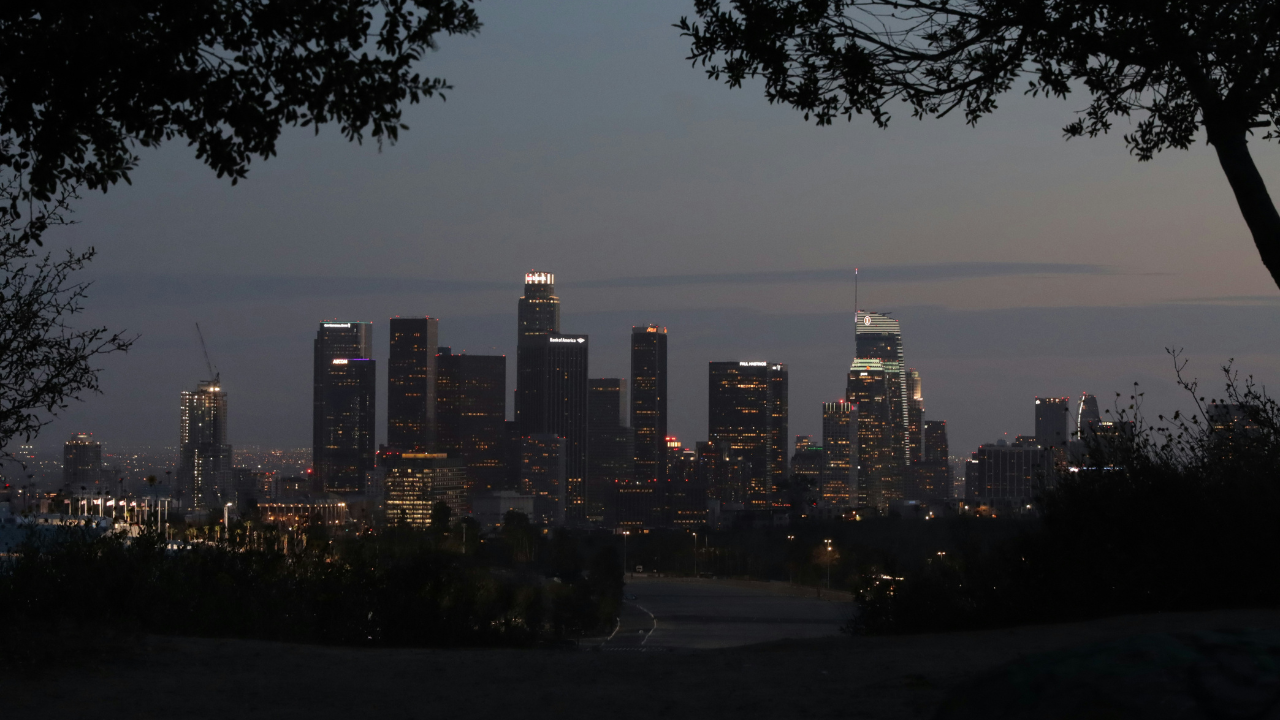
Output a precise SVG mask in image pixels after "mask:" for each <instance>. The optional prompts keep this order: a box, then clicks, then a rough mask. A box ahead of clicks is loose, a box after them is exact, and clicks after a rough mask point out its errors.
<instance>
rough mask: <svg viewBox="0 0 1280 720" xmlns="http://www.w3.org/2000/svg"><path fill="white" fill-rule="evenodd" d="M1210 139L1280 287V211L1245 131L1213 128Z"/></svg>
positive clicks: (1251, 230)
mask: <svg viewBox="0 0 1280 720" xmlns="http://www.w3.org/2000/svg"><path fill="white" fill-rule="evenodd" d="M1209 142H1210V143H1212V144H1213V147H1214V149H1215V150H1217V151H1218V162H1219V163H1220V164H1221V165H1222V171H1223V172H1224V173H1226V175H1227V181H1228V182H1230V183H1231V189H1232V191H1234V192H1235V194H1236V204H1237V205H1239V206H1240V213H1241V214H1242V215H1244V221H1245V223H1246V224H1248V226H1249V231H1250V232H1252V233H1253V244H1254V246H1255V247H1257V248H1258V254H1259V255H1261V256H1262V264H1263V265H1265V266H1266V267H1267V270H1268V271H1269V272H1270V273H1271V281H1272V282H1274V283H1275V284H1276V287H1277V288H1280V213H1277V212H1276V205H1275V203H1274V202H1272V201H1271V194H1270V193H1268V192H1267V185H1266V183H1264V182H1263V181H1262V175H1260V174H1259V173H1258V167H1257V166H1256V165H1254V164H1253V156H1252V155H1250V154H1249V144H1248V143H1247V142H1246V140H1245V134H1244V132H1243V131H1241V132H1239V133H1235V132H1229V133H1215V132H1213V131H1212V130H1210V132H1209Z"/></svg>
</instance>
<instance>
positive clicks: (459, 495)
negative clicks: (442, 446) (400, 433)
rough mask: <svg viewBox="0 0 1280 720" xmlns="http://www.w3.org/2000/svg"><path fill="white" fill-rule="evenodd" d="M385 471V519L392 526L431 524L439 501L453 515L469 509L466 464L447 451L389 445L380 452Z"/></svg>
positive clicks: (417, 526) (428, 525) (464, 512)
mask: <svg viewBox="0 0 1280 720" xmlns="http://www.w3.org/2000/svg"><path fill="white" fill-rule="evenodd" d="M379 460H380V461H381V462H382V466H383V468H384V469H385V470H386V480H385V483H386V519H387V523H389V524H391V525H405V526H408V527H416V528H427V527H431V511H432V510H433V509H434V508H435V506H436V503H440V502H443V503H444V504H446V505H448V506H449V509H450V510H451V511H452V513H453V515H454V516H455V517H456V516H459V515H463V514H466V513H467V512H470V510H471V505H470V502H469V500H468V495H469V493H468V492H467V491H468V487H467V484H468V480H469V478H468V475H467V466H466V463H464V462H463V461H462V460H458V459H455V458H450V457H446V456H445V454H444V453H418V452H398V451H396V450H394V449H392V448H386V449H384V451H383V452H382V453H380V454H379Z"/></svg>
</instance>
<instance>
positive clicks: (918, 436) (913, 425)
mask: <svg viewBox="0 0 1280 720" xmlns="http://www.w3.org/2000/svg"><path fill="white" fill-rule="evenodd" d="M906 380H907V447H906V457H907V460H908V462H909V463H917V462H920V460H921V459H923V457H924V453H923V448H924V393H923V391H922V389H921V387H920V372H919V371H918V370H916V369H915V368H907V372H906Z"/></svg>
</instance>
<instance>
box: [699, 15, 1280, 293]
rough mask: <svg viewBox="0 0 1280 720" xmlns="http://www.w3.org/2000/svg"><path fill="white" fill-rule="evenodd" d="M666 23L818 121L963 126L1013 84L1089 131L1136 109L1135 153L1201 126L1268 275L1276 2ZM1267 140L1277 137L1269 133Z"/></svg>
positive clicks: (1275, 218) (1274, 257)
mask: <svg viewBox="0 0 1280 720" xmlns="http://www.w3.org/2000/svg"><path fill="white" fill-rule="evenodd" d="M694 6H695V12H696V14H697V19H696V20H694V21H690V20H689V19H688V18H681V20H680V22H679V23H678V24H677V26H676V27H678V28H679V29H680V30H681V31H682V35H684V36H686V37H688V38H689V39H690V42H691V46H692V47H691V54H690V57H689V59H690V60H692V61H693V62H694V64H695V65H702V66H703V67H706V68H707V74H708V76H709V77H711V78H713V79H716V80H723V81H725V82H727V83H728V84H729V85H730V86H731V87H740V86H741V85H742V83H743V81H744V80H745V79H747V78H753V77H760V78H763V79H764V82H765V97H766V98H767V99H768V100H769V102H771V103H785V104H788V105H791V106H793V107H795V108H796V109H798V110H801V111H803V112H804V115H805V118H806V119H810V118H812V119H813V120H815V121H816V122H817V123H818V124H820V125H827V124H830V123H831V122H832V120H834V119H835V118H837V117H841V116H843V117H846V118H848V119H850V120H852V118H853V116H854V115H855V114H856V115H863V114H866V115H868V116H870V118H871V120H872V121H873V122H875V123H876V124H877V125H879V126H881V127H884V126H885V125H887V124H888V122H889V119H890V115H891V113H890V105H891V104H893V103H896V102H903V103H905V104H906V105H907V107H909V108H910V111H911V115H912V116H913V117H916V118H922V117H925V116H937V117H942V116H945V115H948V114H950V113H952V112H956V111H958V112H961V113H963V114H964V117H965V119H966V121H968V122H969V123H970V124H973V123H976V122H977V120H978V119H979V118H980V117H982V116H983V115H986V114H988V113H990V112H992V111H994V110H995V109H996V101H997V98H998V97H999V96H1000V95H1001V94H1003V93H1005V92H1007V91H1009V90H1011V89H1013V88H1014V86H1015V85H1016V84H1019V83H1021V82H1025V83H1026V85H1025V88H1026V89H1025V92H1026V93H1027V94H1030V95H1046V96H1055V97H1065V96H1066V95H1068V94H1070V93H1071V92H1072V91H1080V90H1083V91H1085V92H1088V93H1089V95H1090V96H1091V100H1090V102H1089V105H1088V107H1087V108H1085V109H1084V110H1083V111H1082V112H1081V113H1080V116H1079V117H1078V118H1077V119H1076V120H1075V121H1073V122H1071V123H1070V124H1068V125H1067V126H1066V127H1065V128H1064V132H1065V134H1066V135H1067V137H1080V136H1086V135H1087V136H1089V137H1094V136H1097V135H1098V134H1101V133H1106V132H1108V131H1109V130H1110V129H1111V126H1112V122H1113V121H1114V120H1115V119H1117V118H1129V117H1134V116H1136V124H1135V125H1134V129H1133V131H1132V132H1130V133H1128V134H1126V135H1125V136H1124V140H1125V143H1126V144H1127V145H1128V147H1129V150H1130V152H1131V153H1132V154H1134V155H1136V156H1137V157H1138V159H1139V160H1150V159H1151V158H1152V156H1154V155H1155V153H1157V152H1159V151H1161V150H1165V149H1169V148H1177V149H1187V148H1188V147H1189V146H1190V145H1191V144H1192V143H1193V142H1194V141H1195V140H1196V137H1197V135H1198V133H1199V132H1200V131H1201V130H1203V131H1204V132H1205V137H1206V139H1207V141H1208V142H1209V143H1210V144H1211V145H1213V147H1214V149H1215V150H1216V151H1217V154H1218V160H1219V163H1220V164H1221V166H1222V169H1223V171H1224V173H1225V174H1226V176H1227V180H1228V182H1229V183H1230V184H1231V189H1232V190H1233V191H1234V192H1235V196H1236V201H1237V203H1238V205H1239V207H1240V211H1241V213H1242V214H1243V216H1244V219H1245V222H1246V223H1247V224H1248V226H1249V230H1250V231H1251V232H1252V234H1253V240H1254V244H1255V246H1256V247H1257V249H1258V252H1259V254H1260V255H1261V256H1262V262H1263V264H1264V265H1265V266H1266V267H1267V270H1268V271H1269V272H1270V273H1271V277H1272V280H1273V281H1274V282H1275V283H1276V285H1277V286H1280V214H1277V212H1276V208H1275V204H1274V203H1273V202H1272V200H1271V196H1270V195H1269V194H1268V192H1267V188H1266V185H1265V184H1264V183H1263V180H1262V176H1261V175H1260V174H1259V173H1258V169H1257V167H1256V166H1255V165H1254V162H1253V158H1252V156H1251V155H1250V153H1249V148H1248V139H1249V137H1250V134H1251V133H1252V131H1253V130H1254V129H1256V128H1264V127H1271V121H1272V120H1273V119H1274V117H1275V116H1276V113H1277V109H1278V107H1280V73H1277V70H1278V68H1277V53H1280V13H1278V12H1277V10H1276V4H1275V3H1274V2H1267V1H1264V0H1244V1H1233V2H1222V1H1218V2H1190V1H1178V0H1163V1H1161V0H1150V1H1147V2H1134V1H1133V0H1112V1H1109V2H1108V1H1102V2H1097V1H1093V2H1080V1H1075V2H1071V1H1063V0H729V1H728V2H722V0H694ZM1263 137H1264V139H1274V138H1277V137H1280V135H1278V134H1277V133H1276V132H1275V131H1268V132H1267V133H1266V134H1265V135H1264V136H1263Z"/></svg>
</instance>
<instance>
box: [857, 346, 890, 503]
mask: <svg viewBox="0 0 1280 720" xmlns="http://www.w3.org/2000/svg"><path fill="white" fill-rule="evenodd" d="M896 378H897V369H896V368H891V367H886V363H885V362H884V361H883V360H864V359H857V360H854V361H853V365H852V366H851V367H850V368H849V383H848V387H847V392H846V399H847V400H848V401H849V403H850V404H852V405H854V406H855V408H856V409H855V412H856V413H857V416H858V447H857V461H858V462H857V467H856V472H857V478H858V484H857V491H856V494H855V498H856V501H857V505H860V506H861V505H869V506H871V507H875V508H877V509H879V510H881V511H887V510H888V507H889V502H890V501H892V500H900V499H902V488H901V485H902V471H903V464H902V461H901V450H902V445H901V441H900V438H901V437H902V434H901V433H900V432H899V429H900V428H901V427H902V424H901V420H902V416H901V414H899V413H898V412H897V409H898V407H899V406H898V404H897V402H896V398H898V397H900V395H899V393H898V389H899V386H898V384H897V380H896Z"/></svg>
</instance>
